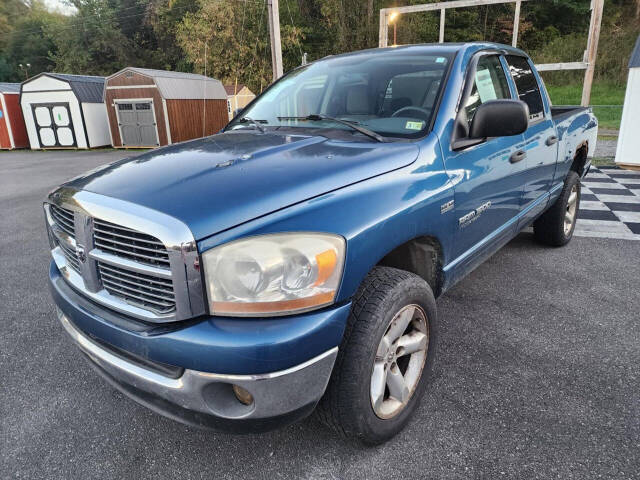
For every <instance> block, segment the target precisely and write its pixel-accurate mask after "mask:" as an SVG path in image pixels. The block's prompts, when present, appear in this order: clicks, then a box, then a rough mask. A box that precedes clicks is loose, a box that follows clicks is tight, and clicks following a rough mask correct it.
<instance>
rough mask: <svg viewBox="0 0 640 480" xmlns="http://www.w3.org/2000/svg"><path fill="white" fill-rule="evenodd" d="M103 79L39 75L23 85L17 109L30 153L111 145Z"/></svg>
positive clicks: (56, 74) (83, 76)
mask: <svg viewBox="0 0 640 480" xmlns="http://www.w3.org/2000/svg"><path fill="white" fill-rule="evenodd" d="M103 89H104V77H90V76H85V75H68V74H61V73H41V74H39V75H36V76H35V77H32V78H30V79H28V80H25V81H24V82H22V87H21V89H20V105H21V107H22V113H23V115H24V122H25V126H26V128H27V134H28V136H29V143H30V145H31V148H32V149H39V148H93V147H102V146H104V145H110V144H111V138H110V136H109V122H108V120H107V110H106V108H105V105H104V101H103V100H102V92H103Z"/></svg>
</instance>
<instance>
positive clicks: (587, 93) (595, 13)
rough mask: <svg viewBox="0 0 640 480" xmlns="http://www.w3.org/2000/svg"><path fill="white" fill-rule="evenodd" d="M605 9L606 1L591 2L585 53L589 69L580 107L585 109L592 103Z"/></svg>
mask: <svg viewBox="0 0 640 480" xmlns="http://www.w3.org/2000/svg"><path fill="white" fill-rule="evenodd" d="M603 8H604V0H591V24H590V25H589V38H588V40H587V50H586V51H585V52H584V57H585V58H584V61H585V62H587V69H586V70H585V72H584V83H583V84H582V101H581V102H580V105H582V106H583V107H586V106H588V105H589V103H591V85H592V83H593V73H594V71H595V69H596V57H597V56H598V41H599V39H600V25H601V24H602V10H603Z"/></svg>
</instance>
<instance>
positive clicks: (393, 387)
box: [387, 365, 409, 403]
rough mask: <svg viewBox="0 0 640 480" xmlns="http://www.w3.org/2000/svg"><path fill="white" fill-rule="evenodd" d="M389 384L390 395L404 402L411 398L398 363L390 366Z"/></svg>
mask: <svg viewBox="0 0 640 480" xmlns="http://www.w3.org/2000/svg"><path fill="white" fill-rule="evenodd" d="M387 386H388V387H389V396H391V397H393V398H395V399H396V400H398V401H399V402H402V403H405V402H406V401H407V400H409V389H408V388H407V385H406V384H405V383H404V377H403V376H402V373H401V372H400V369H399V368H398V367H397V365H396V366H394V367H392V368H390V369H389V372H388V373H387Z"/></svg>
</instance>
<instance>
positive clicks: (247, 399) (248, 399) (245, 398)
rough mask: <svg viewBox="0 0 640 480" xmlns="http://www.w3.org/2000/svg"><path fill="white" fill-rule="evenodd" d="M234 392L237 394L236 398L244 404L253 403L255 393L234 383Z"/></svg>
mask: <svg viewBox="0 0 640 480" xmlns="http://www.w3.org/2000/svg"><path fill="white" fill-rule="evenodd" d="M233 393H235V394H236V398H237V399H238V401H239V402H240V403H242V404H243V405H251V404H252V403H253V395H251V394H250V393H249V392H247V391H246V390H245V389H244V388H242V387H239V386H238V385H234V386H233Z"/></svg>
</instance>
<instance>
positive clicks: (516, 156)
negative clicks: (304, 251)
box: [509, 150, 527, 163]
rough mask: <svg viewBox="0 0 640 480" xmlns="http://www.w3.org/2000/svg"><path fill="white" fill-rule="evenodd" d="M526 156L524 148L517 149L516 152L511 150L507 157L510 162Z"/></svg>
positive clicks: (520, 159)
mask: <svg viewBox="0 0 640 480" xmlns="http://www.w3.org/2000/svg"><path fill="white" fill-rule="evenodd" d="M526 156H527V152H525V151H524V150H518V151H517V152H513V153H512V154H511V156H510V157H509V161H510V162H511V163H518V162H520V161H522V160H524V159H525V157H526Z"/></svg>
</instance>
